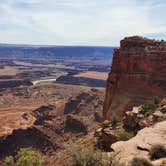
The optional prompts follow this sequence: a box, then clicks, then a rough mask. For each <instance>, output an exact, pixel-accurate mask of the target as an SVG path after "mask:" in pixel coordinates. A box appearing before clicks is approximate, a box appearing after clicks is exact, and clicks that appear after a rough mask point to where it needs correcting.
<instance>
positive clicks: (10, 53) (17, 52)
mask: <svg viewBox="0 0 166 166" xmlns="http://www.w3.org/2000/svg"><path fill="white" fill-rule="evenodd" d="M114 48H115V47H97V46H96V47H95V46H89V47H88V46H45V45H44V46H40V45H16V44H0V58H1V59H2V58H12V59H17V58H19V59H20V58H21V59H22V58H31V56H33V58H35V57H36V58H38V57H43V58H46V57H48V58H51V57H57V58H63V57H71V58H72V57H73V58H81V57H83V58H86V57H87V58H88V59H91V58H92V59H93V58H97V59H98V58H99V59H100V58H101V59H111V58H112V54H113V50H114Z"/></svg>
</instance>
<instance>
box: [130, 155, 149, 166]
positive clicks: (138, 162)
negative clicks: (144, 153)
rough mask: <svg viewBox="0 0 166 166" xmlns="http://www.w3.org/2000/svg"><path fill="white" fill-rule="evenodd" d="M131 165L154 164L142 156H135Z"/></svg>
mask: <svg viewBox="0 0 166 166" xmlns="http://www.w3.org/2000/svg"><path fill="white" fill-rule="evenodd" d="M130 166H152V164H151V162H150V161H148V160H147V159H145V158H142V157H134V158H133V160H132V161H131V163H130Z"/></svg>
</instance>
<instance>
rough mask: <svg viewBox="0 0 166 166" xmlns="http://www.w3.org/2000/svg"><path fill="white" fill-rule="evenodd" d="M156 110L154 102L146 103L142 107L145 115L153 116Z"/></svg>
mask: <svg viewBox="0 0 166 166" xmlns="http://www.w3.org/2000/svg"><path fill="white" fill-rule="evenodd" d="M155 109H156V104H155V103H154V101H146V102H145V103H144V104H143V105H142V107H141V113H142V114H145V115H149V114H152V113H153V112H154V111H155Z"/></svg>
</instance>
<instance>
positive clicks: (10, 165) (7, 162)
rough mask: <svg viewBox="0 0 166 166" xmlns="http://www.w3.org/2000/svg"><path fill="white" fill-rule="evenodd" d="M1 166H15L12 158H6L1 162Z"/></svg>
mask: <svg viewBox="0 0 166 166" xmlns="http://www.w3.org/2000/svg"><path fill="white" fill-rule="evenodd" d="M3 166H15V163H14V158H13V157H12V156H8V157H6V158H5V159H4V161H3Z"/></svg>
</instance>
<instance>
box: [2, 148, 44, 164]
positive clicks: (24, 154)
mask: <svg viewBox="0 0 166 166" xmlns="http://www.w3.org/2000/svg"><path fill="white" fill-rule="evenodd" d="M3 166H42V160H41V156H40V155H39V153H37V152H36V151H34V150H31V149H25V148H23V149H20V151H19V152H18V158H17V159H16V162H15V161H14V158H13V157H12V156H9V157H6V158H5V159H4V162H3Z"/></svg>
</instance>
